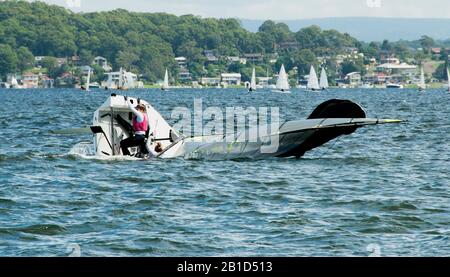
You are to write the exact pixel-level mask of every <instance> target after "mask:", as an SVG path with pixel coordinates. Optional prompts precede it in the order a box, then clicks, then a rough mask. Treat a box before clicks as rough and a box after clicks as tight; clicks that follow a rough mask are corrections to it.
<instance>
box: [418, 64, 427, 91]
mask: <svg viewBox="0 0 450 277" xmlns="http://www.w3.org/2000/svg"><path fill="white" fill-rule="evenodd" d="M426 88H427V85H426V84H425V73H424V72H423V67H422V68H421V69H420V82H419V91H424V90H425V89H426Z"/></svg>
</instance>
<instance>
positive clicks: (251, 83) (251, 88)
mask: <svg viewBox="0 0 450 277" xmlns="http://www.w3.org/2000/svg"><path fill="white" fill-rule="evenodd" d="M250 90H252V91H254V90H256V70H255V68H253V73H252V80H251V82H250Z"/></svg>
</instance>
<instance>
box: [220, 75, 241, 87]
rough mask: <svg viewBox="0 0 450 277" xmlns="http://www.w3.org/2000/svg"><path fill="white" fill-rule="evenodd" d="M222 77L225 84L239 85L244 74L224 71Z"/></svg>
mask: <svg viewBox="0 0 450 277" xmlns="http://www.w3.org/2000/svg"><path fill="white" fill-rule="evenodd" d="M220 77H221V79H222V83H223V84H226V85H237V86H239V85H240V84H241V78H242V75H241V74H240V73H222V74H221V76H220Z"/></svg>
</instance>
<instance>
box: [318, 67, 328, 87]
mask: <svg viewBox="0 0 450 277" xmlns="http://www.w3.org/2000/svg"><path fill="white" fill-rule="evenodd" d="M329 87H330V86H329V85H328V76H327V72H326V71H325V68H322V73H321V74H320V88H321V89H322V90H326V89H328V88H329Z"/></svg>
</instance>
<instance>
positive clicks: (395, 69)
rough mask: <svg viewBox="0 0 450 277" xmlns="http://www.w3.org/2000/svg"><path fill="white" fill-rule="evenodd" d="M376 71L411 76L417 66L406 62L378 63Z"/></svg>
mask: <svg viewBox="0 0 450 277" xmlns="http://www.w3.org/2000/svg"><path fill="white" fill-rule="evenodd" d="M377 71H378V72H385V73H387V74H389V75H407V76H411V77H412V76H414V75H415V74H416V72H417V66H416V65H410V64H407V63H385V64H380V65H378V66H377Z"/></svg>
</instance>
